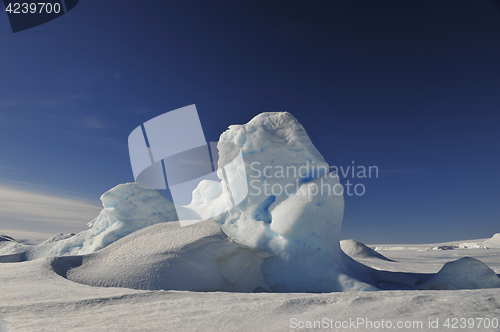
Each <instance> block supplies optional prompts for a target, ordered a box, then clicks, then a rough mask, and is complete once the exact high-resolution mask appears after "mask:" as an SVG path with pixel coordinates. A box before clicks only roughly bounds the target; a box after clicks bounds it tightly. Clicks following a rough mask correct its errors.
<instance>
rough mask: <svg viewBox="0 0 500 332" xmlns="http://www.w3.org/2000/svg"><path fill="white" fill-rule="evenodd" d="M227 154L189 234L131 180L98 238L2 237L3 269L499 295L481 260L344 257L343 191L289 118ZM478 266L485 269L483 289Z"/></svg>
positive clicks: (194, 207) (269, 286)
mask: <svg viewBox="0 0 500 332" xmlns="http://www.w3.org/2000/svg"><path fill="white" fill-rule="evenodd" d="M217 149H218V166H219V169H218V171H217V177H218V178H219V180H221V181H215V180H209V179H205V180H203V181H201V182H199V183H198V185H197V186H196V188H195V189H194V191H193V192H192V201H191V203H190V204H188V205H186V206H184V207H183V209H185V210H183V211H184V212H185V211H188V212H189V213H192V214H193V215H194V216H196V220H193V223H192V224H191V225H190V226H185V227H181V226H182V224H181V223H180V222H179V221H178V215H177V213H176V206H174V204H173V203H172V202H170V201H169V200H168V199H166V198H165V197H163V196H162V195H160V194H159V193H158V192H157V191H156V190H154V189H152V188H151V187H148V186H147V185H144V184H141V183H126V184H121V185H118V186H116V187H115V188H113V189H111V190H110V191H108V192H106V193H105V194H103V195H102V197H101V201H102V204H103V210H102V211H101V213H100V214H99V216H98V217H97V218H96V219H94V220H92V221H91V222H90V223H89V224H88V225H89V229H88V230H86V231H83V232H80V233H78V234H76V235H67V236H65V235H60V234H59V235H56V236H54V237H52V238H51V239H49V240H48V241H46V242H45V243H42V244H40V245H36V246H34V245H33V246H28V245H24V244H21V243H18V242H14V241H10V240H9V241H2V242H0V256H1V257H0V261H4V262H13V261H22V260H32V259H37V258H41V257H52V258H51V259H49V260H50V262H51V268H52V269H53V271H55V272H56V273H58V274H59V275H61V276H63V277H65V278H68V279H69V280H73V281H76V282H79V283H82V284H87V285H91V286H106V287H114V286H118V287H128V288H134V289H169V290H191V291H237V292H263V291H267V292H269V291H272V292H333V291H375V290H380V289H420V288H426V289H435V288H439V289H443V288H447V287H448V288H449V289H452V288H467V287H472V288H476V287H479V286H480V285H481V284H482V281H484V285H485V287H498V286H495V285H497V284H498V281H500V278H498V276H496V275H495V274H494V273H493V274H492V273H491V272H488V271H487V270H486V269H488V267H487V266H486V269H485V268H484V266H485V265H484V264H483V265H484V266H482V265H481V264H482V263H481V262H479V261H470V260H464V261H460V262H459V263H453V264H454V265H445V267H444V268H443V269H442V271H441V272H440V273H438V274H436V275H434V274H420V273H403V272H388V271H381V270H375V269H372V268H370V267H367V266H365V265H363V264H361V263H359V262H357V261H356V260H354V259H353V258H351V257H349V256H348V255H346V253H344V252H343V251H342V249H341V246H340V229H341V225H342V218H343V214H344V198H343V188H342V186H341V185H340V183H339V178H338V176H337V174H335V173H332V172H329V165H328V163H327V162H326V161H325V160H324V158H323V157H322V155H321V154H320V153H319V151H318V150H317V149H316V148H315V147H314V145H313V144H312V142H311V140H310V139H309V136H308V135H307V133H306V131H305V129H304V128H303V126H302V125H301V124H300V123H299V122H298V121H297V120H296V119H295V118H294V117H293V116H292V115H291V114H290V113H287V112H269V113H262V114H259V115H257V116H256V117H255V118H253V119H252V120H251V121H250V122H248V123H247V124H243V125H233V126H230V127H229V128H228V130H227V131H225V132H224V133H223V134H222V135H221V137H220V139H219V142H218V144H217ZM240 157H241V160H240V162H236V163H233V162H232V161H234V160H235V159H236V158H240ZM222 169H224V171H222ZM223 179H224V180H223ZM223 183H226V185H223ZM243 184H245V185H243ZM247 184H248V185H247ZM229 190H230V191H231V192H230V194H229V195H228V192H227V191H229ZM227 197H232V198H233V201H232V202H230V203H228V199H227ZM238 202H239V203H238ZM233 203H234V204H233ZM221 211H225V212H221ZM214 215H215V217H214ZM198 219H202V220H204V221H201V222H198V221H199V220H198ZM184 221H186V220H184ZM187 224H189V220H187ZM494 239H495V241H496V237H495V238H494ZM343 248H344V250H345V251H346V252H347V253H348V254H350V255H352V256H353V257H357V256H363V257H374V258H375V257H376V258H379V259H382V260H387V258H385V257H384V256H382V255H380V254H378V253H376V252H375V251H373V250H371V249H370V248H368V247H366V246H364V245H363V244H361V243H359V242H356V241H347V242H344V244H343ZM2 257H3V258H2ZM471 268H477V269H480V270H481V271H482V272H481V278H479V279H478V280H480V281H478V283H473V282H471V280H473V279H474V278H475V276H477V275H475V274H471V273H469V272H467V271H469V270H470V269H471ZM462 269H465V272H464V273H465V274H464V276H463V278H464V280H465V281H464V282H460V283H459V284H456V282H455V281H454V280H453V278H452V276H453V275H455V276H456V275H458V274H460V273H461V270H462ZM450 271H451V272H450ZM490 271H491V270H490ZM483 276H484V278H483ZM481 280H482V281H481Z"/></svg>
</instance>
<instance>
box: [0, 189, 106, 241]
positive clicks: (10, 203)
mask: <svg viewBox="0 0 500 332" xmlns="http://www.w3.org/2000/svg"><path fill="white" fill-rule="evenodd" d="M100 210H101V208H100V207H99V206H97V205H96V204H92V203H90V202H88V201H87V200H86V199H83V198H77V197H62V196H58V195H55V194H53V193H47V192H43V191H35V190H30V189H25V188H16V187H13V186H7V185H5V184H1V183H0V225H1V226H0V230H7V231H8V232H5V233H7V234H6V235H9V236H12V237H14V238H16V236H19V235H22V236H24V238H25V239H28V240H34V239H40V238H46V236H47V234H56V233H70V232H78V231H81V230H84V229H86V228H87V226H86V224H87V223H88V222H89V221H90V220H92V219H94V218H95V217H96V216H97V215H98V214H99V212H100Z"/></svg>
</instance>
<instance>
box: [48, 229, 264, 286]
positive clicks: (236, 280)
mask: <svg viewBox="0 0 500 332" xmlns="http://www.w3.org/2000/svg"><path fill="white" fill-rule="evenodd" d="M264 257H265V254H264V256H259V254H258V253H257V252H255V251H253V250H251V249H250V248H247V247H245V246H243V245H241V244H238V243H236V242H234V241H233V240H231V239H229V238H228V237H227V235H226V234H224V232H222V230H221V228H220V226H219V225H218V224H216V223H214V222H213V221H203V222H201V223H197V224H194V225H192V226H190V227H180V225H179V223H178V222H175V223H174V222H169V223H162V224H157V225H153V226H150V227H148V228H145V229H142V230H139V231H137V232H134V233H133V234H131V235H129V236H126V237H124V238H123V239H120V240H118V241H116V242H114V243H113V244H111V245H109V246H108V247H106V248H105V249H103V250H100V251H98V252H96V253H94V254H90V255H85V256H70V257H58V258H55V259H54V260H53V261H52V267H53V269H54V270H55V271H56V272H57V273H58V274H60V275H62V276H64V277H66V278H68V279H69V280H72V281H76V282H79V283H82V284H86V285H91V286H105V287H127V288H134V289H147V290H156V289H169V290H190V291H218V290H223V291H239V292H253V291H255V290H257V291H258V290H259V289H261V290H263V291H270V290H271V289H270V287H269V286H268V285H267V284H266V282H265V281H264V278H263V276H262V272H261V270H260V266H261V264H262V260H263V259H264Z"/></svg>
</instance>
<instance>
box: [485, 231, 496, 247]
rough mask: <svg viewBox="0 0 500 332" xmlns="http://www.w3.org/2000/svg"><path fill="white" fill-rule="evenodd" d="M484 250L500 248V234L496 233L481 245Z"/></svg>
mask: <svg viewBox="0 0 500 332" xmlns="http://www.w3.org/2000/svg"><path fill="white" fill-rule="evenodd" d="M481 247H482V248H500V233H496V234H495V235H493V237H492V238H491V239H489V240H486V241H484V242H483V243H481Z"/></svg>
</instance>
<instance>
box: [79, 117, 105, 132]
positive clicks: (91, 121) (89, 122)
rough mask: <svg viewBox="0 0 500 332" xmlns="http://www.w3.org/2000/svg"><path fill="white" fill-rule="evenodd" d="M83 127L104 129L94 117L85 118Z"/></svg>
mask: <svg viewBox="0 0 500 332" xmlns="http://www.w3.org/2000/svg"><path fill="white" fill-rule="evenodd" d="M83 126H84V127H85V128H90V129H104V124H103V123H102V122H101V120H99V119H98V118H97V117H95V116H89V117H86V118H85V119H84V120H83Z"/></svg>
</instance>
